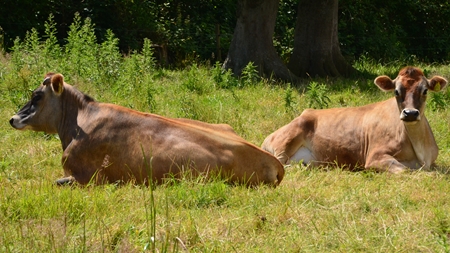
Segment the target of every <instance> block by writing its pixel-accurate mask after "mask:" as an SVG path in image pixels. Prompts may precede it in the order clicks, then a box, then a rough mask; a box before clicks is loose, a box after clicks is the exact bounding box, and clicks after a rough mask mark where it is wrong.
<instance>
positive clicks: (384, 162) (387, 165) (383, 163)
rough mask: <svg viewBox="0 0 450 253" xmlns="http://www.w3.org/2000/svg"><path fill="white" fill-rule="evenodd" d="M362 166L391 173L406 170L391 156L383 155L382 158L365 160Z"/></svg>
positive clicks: (406, 169)
mask: <svg viewBox="0 0 450 253" xmlns="http://www.w3.org/2000/svg"><path fill="white" fill-rule="evenodd" d="M364 167H365V168H366V169H372V170H376V171H379V172H382V171H387V172H390V173H392V174H400V173H403V172H407V171H408V168H407V167H406V166H405V165H403V164H402V163H400V162H399V161H397V160H396V159H395V158H394V157H392V156H388V157H386V156H385V157H384V159H380V160H375V161H367V162H366V165H365V166H364Z"/></svg>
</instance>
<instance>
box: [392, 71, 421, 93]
mask: <svg viewBox="0 0 450 253" xmlns="http://www.w3.org/2000/svg"><path fill="white" fill-rule="evenodd" d="M397 81H398V82H397V85H401V86H403V87H404V88H406V89H411V88H413V87H415V86H419V85H421V84H422V83H424V81H425V82H426V79H425V77H424V75H423V72H422V70H420V69H418V68H414V67H408V68H404V69H402V70H400V72H399V74H398V76H397Z"/></svg>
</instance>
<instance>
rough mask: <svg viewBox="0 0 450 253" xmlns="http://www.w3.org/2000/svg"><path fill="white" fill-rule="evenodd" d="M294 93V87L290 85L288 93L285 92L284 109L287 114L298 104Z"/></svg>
mask: <svg viewBox="0 0 450 253" xmlns="http://www.w3.org/2000/svg"><path fill="white" fill-rule="evenodd" d="M293 92H294V89H292V87H291V86H290V85H288V87H287V88H286V91H285V92H284V108H285V111H286V112H288V111H293V110H294V106H295V105H296V104H297V102H296V101H295V97H294V95H293Z"/></svg>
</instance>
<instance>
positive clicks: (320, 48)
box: [288, 0, 354, 77]
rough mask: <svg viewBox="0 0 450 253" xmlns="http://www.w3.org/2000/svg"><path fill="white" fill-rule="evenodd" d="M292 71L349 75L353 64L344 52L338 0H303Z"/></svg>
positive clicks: (302, 74)
mask: <svg viewBox="0 0 450 253" xmlns="http://www.w3.org/2000/svg"><path fill="white" fill-rule="evenodd" d="M297 15H298V16H297V20H296V25H295V33H294V50H293V52H292V55H291V58H290V59H289V64H288V68H289V70H290V71H291V72H292V73H294V74H295V75H297V76H299V77H308V76H310V77H316V76H320V77H327V76H330V77H336V76H349V75H350V74H351V73H352V72H353V71H354V69H353V67H352V66H351V65H350V64H349V63H347V61H346V60H345V58H344V57H343V56H342V54H341V50H340V47H339V39H338V0H314V1H313V0H300V1H299V4H298V14H297Z"/></svg>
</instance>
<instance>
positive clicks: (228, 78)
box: [211, 62, 239, 89]
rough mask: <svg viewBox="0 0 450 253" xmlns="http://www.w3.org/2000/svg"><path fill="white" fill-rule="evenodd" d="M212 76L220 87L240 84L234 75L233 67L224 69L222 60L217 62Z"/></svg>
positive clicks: (224, 87) (226, 87) (232, 86)
mask: <svg viewBox="0 0 450 253" xmlns="http://www.w3.org/2000/svg"><path fill="white" fill-rule="evenodd" d="M211 72H212V77H213V80H214V82H215V83H216V85H217V87H218V88H221V89H230V88H234V87H238V86H239V82H238V80H237V79H236V78H235V77H234V76H233V73H232V72H231V69H228V70H224V69H223V68H222V66H221V64H220V62H216V64H214V67H213V68H212V70H211Z"/></svg>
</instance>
